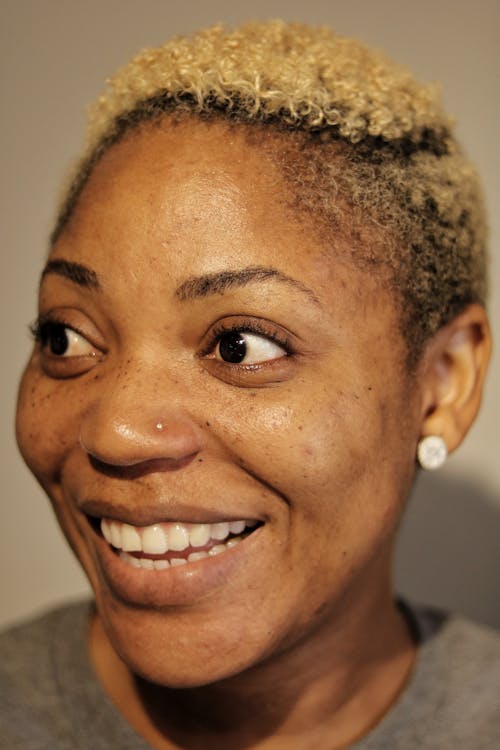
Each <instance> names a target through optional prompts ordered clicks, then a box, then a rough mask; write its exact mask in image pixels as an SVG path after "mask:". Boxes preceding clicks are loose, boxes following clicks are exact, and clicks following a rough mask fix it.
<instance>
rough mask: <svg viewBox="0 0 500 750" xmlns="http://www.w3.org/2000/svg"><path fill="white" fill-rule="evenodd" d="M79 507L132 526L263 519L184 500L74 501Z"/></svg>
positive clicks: (90, 516)
mask: <svg viewBox="0 0 500 750" xmlns="http://www.w3.org/2000/svg"><path fill="white" fill-rule="evenodd" d="M77 508H78V510H79V511H80V512H81V513H82V514H84V515H86V516H87V517H88V518H98V519H101V518H109V519H110V520H112V521H121V522H123V523H129V524H132V526H150V525H153V524H155V523H177V522H180V523H192V524H196V523H204V524H205V523H207V524H208V523H222V522H224V521H228V522H230V521H239V520H240V519H242V518H244V519H245V520H248V521H256V522H265V521H266V520H267V519H265V518H263V517H261V516H258V517H257V516H252V514H250V515H248V513H243V515H242V513H241V512H240V513H225V512H222V511H219V510H213V509H210V508H202V507H199V506H194V505H187V504H184V503H176V502H169V503H168V504H165V505H163V504H159V503H156V504H154V505H153V504H152V505H147V504H144V503H141V505H140V506H139V507H133V508H131V507H127V506H120V505H118V504H117V503H111V502H108V501H106V500H85V501H83V502H80V503H77Z"/></svg>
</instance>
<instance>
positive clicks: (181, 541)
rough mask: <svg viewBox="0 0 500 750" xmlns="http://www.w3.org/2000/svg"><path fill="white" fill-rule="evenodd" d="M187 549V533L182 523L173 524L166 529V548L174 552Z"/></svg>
mask: <svg viewBox="0 0 500 750" xmlns="http://www.w3.org/2000/svg"><path fill="white" fill-rule="evenodd" d="M188 547H189V531H188V530H187V529H186V527H185V526H184V525H183V524H182V523H174V524H172V525H171V526H170V527H169V529H168V548H169V549H172V550H175V551H176V552H182V550H184V549H187V548H188Z"/></svg>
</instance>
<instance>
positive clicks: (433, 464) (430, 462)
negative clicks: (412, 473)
mask: <svg viewBox="0 0 500 750" xmlns="http://www.w3.org/2000/svg"><path fill="white" fill-rule="evenodd" d="M447 456H448V448H447V447H446V443H445V442H444V440H443V438H442V437H440V436H439V435H427V436H426V437H423V438H421V439H420V440H419V442H418V446H417V457H418V462H419V464H420V466H421V467H422V469H426V470H427V471H434V470H435V469H440V468H441V466H442V465H443V464H444V462H445V461H446V457H447Z"/></svg>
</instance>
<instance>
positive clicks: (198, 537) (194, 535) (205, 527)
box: [189, 523, 218, 547]
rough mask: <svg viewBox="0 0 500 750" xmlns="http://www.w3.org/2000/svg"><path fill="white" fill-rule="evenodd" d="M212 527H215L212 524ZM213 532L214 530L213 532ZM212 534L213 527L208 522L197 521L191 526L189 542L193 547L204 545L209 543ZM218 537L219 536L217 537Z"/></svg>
mask: <svg viewBox="0 0 500 750" xmlns="http://www.w3.org/2000/svg"><path fill="white" fill-rule="evenodd" d="M212 528H214V527H213V526H212ZM212 533H213V532H212ZM210 536H211V528H210V525H209V524H207V523H197V524H195V525H194V526H191V529H190V531H189V542H190V545H191V547H204V546H205V544H208V542H209V540H210ZM215 538H216V539H218V537H215Z"/></svg>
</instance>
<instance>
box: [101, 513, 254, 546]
mask: <svg viewBox="0 0 500 750" xmlns="http://www.w3.org/2000/svg"><path fill="white" fill-rule="evenodd" d="M256 523H257V522H256V521H222V522H221V523H195V524H192V523H179V522H177V523H155V524H153V525H152V526H132V525H131V524H129V523H122V522H121V521H111V520H109V519H107V518H103V519H102V520H101V531H102V534H103V536H104V538H105V539H106V541H107V542H108V543H109V544H111V545H112V546H113V547H116V548H117V549H122V550H124V551H125V552H144V553H145V554H147V555H163V554H165V552H168V551H169V550H174V551H176V552H181V551H182V550H185V549H188V547H204V546H205V545H206V544H208V543H209V542H210V540H216V541H218V542H223V541H224V540H225V539H227V537H228V536H229V535H230V534H241V533H242V532H243V531H244V529H245V528H246V527H248V528H251V527H253V526H255V525H256Z"/></svg>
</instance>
